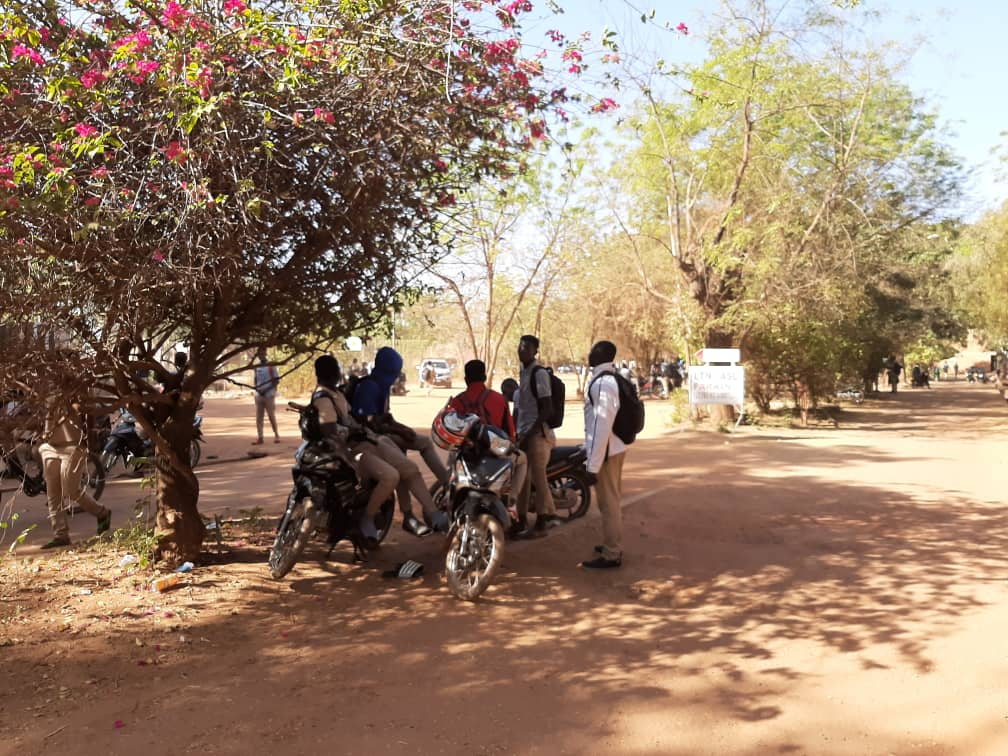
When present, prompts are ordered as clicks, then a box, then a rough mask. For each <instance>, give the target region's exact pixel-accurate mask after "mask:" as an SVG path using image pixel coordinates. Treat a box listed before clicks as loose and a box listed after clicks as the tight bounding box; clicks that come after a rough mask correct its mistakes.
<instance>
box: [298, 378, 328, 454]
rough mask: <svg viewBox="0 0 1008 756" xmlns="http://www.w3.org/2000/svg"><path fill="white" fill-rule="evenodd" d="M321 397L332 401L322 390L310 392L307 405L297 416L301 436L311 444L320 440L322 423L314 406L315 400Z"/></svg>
mask: <svg viewBox="0 0 1008 756" xmlns="http://www.w3.org/2000/svg"><path fill="white" fill-rule="evenodd" d="M322 397H325V398H327V399H329V401H332V397H330V396H329V395H328V394H326V393H325V392H324V391H321V390H320V391H316V392H315V393H314V394H312V398H311V401H310V402H309V403H308V406H307V407H305V409H304V411H303V412H302V413H301V417H299V418H298V428H300V429H301V438H303V439H304V440H305V441H307V442H308V443H311V444H317V443H318V442H319V441H321V440H322V424H321V423H320V422H319V411H318V407H316V406H315V400H316V399H321V398H322Z"/></svg>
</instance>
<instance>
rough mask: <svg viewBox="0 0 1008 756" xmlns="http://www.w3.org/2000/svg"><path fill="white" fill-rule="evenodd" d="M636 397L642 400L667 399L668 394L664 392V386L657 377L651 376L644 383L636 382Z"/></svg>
mask: <svg viewBox="0 0 1008 756" xmlns="http://www.w3.org/2000/svg"><path fill="white" fill-rule="evenodd" d="M637 396H639V397H641V398H642V399H643V398H644V397H645V396H652V397H654V398H656V399H668V392H667V391H666V390H665V384H664V383H663V382H662V379H661V378H660V377H659V376H656V375H653V376H651V377H650V378H648V379H647V380H645V381H640V382H638V385H637Z"/></svg>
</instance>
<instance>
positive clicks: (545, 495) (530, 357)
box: [510, 334, 556, 538]
mask: <svg viewBox="0 0 1008 756" xmlns="http://www.w3.org/2000/svg"><path fill="white" fill-rule="evenodd" d="M538 353H539V339H537V338H536V337H535V336H532V335H528V334H526V335H525V336H522V337H521V338H520V339H519V340H518V360H519V361H520V362H521V365H522V369H521V375H520V376H519V378H520V380H519V383H518V392H517V393H516V394H515V431H516V434H517V437H516V441H515V443H516V445H517V446H518V448H519V449H521V450H522V451H523V452H525V456H526V457H527V458H528V473H527V474H526V476H525V484H524V485H523V486H522V490H521V493H520V494H519V496H518V520H517V521H516V522H515V523H514V525H512V526H511V531H510V533H511V536H512V537H514V538H536V537H539V536H541V535H544V534H545V532H546V529H547V528H548V527H549V526H550V523H551V522H552V521H553V519H554V517H555V512H556V507H555V506H554V504H553V496H552V494H551V493H550V486H549V479H548V478H547V477H546V466H547V465H548V464H549V458H550V451H551V450H552V448H553V447H554V446H555V445H556V437H555V436H554V434H553V429H552V428H550V427H549V425H547V423H546V422H545V418H546V417H549V415H550V413H551V411H552V402H551V399H550V396H551V389H550V379H549V373H548V372H546V368H544V367H543V366H542V365H540V364H539V362H538V361H537V360H536V355H537V354H538ZM533 485H535V513H536V521H535V527H534V528H532V529H530V528H529V526H528V510H529V504H530V503H531V501H530V500H531V498H532V486H533Z"/></svg>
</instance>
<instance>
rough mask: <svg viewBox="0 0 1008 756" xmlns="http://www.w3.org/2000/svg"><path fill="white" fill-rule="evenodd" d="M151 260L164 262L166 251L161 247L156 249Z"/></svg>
mask: <svg viewBox="0 0 1008 756" xmlns="http://www.w3.org/2000/svg"><path fill="white" fill-rule="evenodd" d="M151 260H153V261H154V262H158V263H159V262H164V253H163V252H162V251H161V250H160V249H155V250H154V254H153V255H151Z"/></svg>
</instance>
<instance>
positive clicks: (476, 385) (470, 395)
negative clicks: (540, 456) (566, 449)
mask: <svg viewBox="0 0 1008 756" xmlns="http://www.w3.org/2000/svg"><path fill="white" fill-rule="evenodd" d="M464 375H465V382H466V390H465V391H463V392H462V393H461V394H458V395H456V396H453V397H452V398H451V400H450V401H449V402H448V406H449V407H450V408H451V409H453V410H455V411H456V412H458V413H459V414H461V415H470V414H471V415H478V416H479V418H480V420H482V421H483V422H484V423H487V424H488V425H492V426H494V427H495V428H500V429H501V430H502V431H504V432H505V433H507V434H508V437H510V439H511V441H514V440H515V438H516V435H515V426H514V420H513V419H512V417H511V410H510V409H509V408H508V403H507V399H505V398H504V395H503V394H501V393H500V392H499V391H494V390H493V389H492V388H489V387H488V386H487V385H486V365H485V364H484V363H483V360H469V362H467V363H466V364H465V368H464ZM527 472H528V459H527V458H526V457H525V452H523V451H521V450H519V449H518V448H517V447H515V467H514V474H513V475H512V476H511V492H512V493H511V499H516V498H517V496H518V493H519V492H520V491H521V490H522V486H523V485H524V483H525V475H526V474H527ZM513 503H514V502H513V501H512V502H509V505H513Z"/></svg>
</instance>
